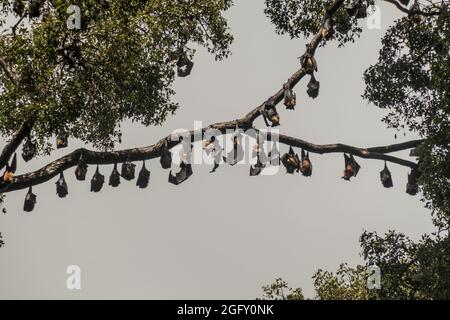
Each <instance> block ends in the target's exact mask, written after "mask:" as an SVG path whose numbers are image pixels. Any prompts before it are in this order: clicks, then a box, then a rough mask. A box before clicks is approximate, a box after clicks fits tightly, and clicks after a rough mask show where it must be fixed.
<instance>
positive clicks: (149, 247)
mask: <svg viewBox="0 0 450 320" xmlns="http://www.w3.org/2000/svg"><path fill="white" fill-rule="evenodd" d="M263 9H264V1H263V0H252V1H248V0H247V1H242V0H241V1H236V4H235V6H234V7H232V8H231V10H230V11H229V12H228V13H227V17H228V18H229V22H230V26H231V28H232V31H233V33H234V35H235V41H234V44H233V46H232V51H233V55H232V56H231V57H230V58H229V59H227V60H225V61H223V62H215V61H214V59H213V57H211V56H209V55H208V54H207V53H206V52H205V51H204V50H200V51H199V52H198V54H197V56H196V58H195V67H194V70H193V73H192V75H191V76H190V77H188V78H186V79H180V80H177V82H176V85H175V89H176V91H177V96H176V100H177V101H178V102H180V104H181V108H180V110H179V111H178V112H177V114H176V115H175V116H173V117H171V118H170V119H169V120H168V121H167V122H166V123H165V124H164V125H163V126H162V127H157V128H145V127H143V126H139V125H135V124H131V123H126V124H124V125H123V133H124V139H123V143H122V145H120V146H118V148H120V149H122V148H129V147H137V146H146V145H150V144H153V143H154V142H156V141H157V140H159V139H160V138H161V137H162V136H165V135H167V134H168V133H170V132H171V131H172V130H174V129H177V128H186V129H192V127H193V123H194V121H195V120H201V121H202V122H203V124H205V125H206V124H209V123H213V122H218V121H225V120H232V119H236V118H238V117H241V116H242V115H244V114H245V113H246V112H248V111H249V110H251V109H253V108H254V107H255V106H256V105H258V104H260V103H261V102H262V101H264V100H265V99H266V98H267V97H268V96H270V95H272V94H273V93H274V92H275V91H276V90H278V89H279V88H280V87H281V85H282V83H284V82H285V81H286V80H287V78H288V77H289V76H290V75H291V74H292V73H293V72H294V71H296V70H297V69H298V68H299V62H298V60H297V57H298V56H299V55H300V54H301V53H302V52H303V51H304V48H305V43H306V42H307V39H302V40H290V39H289V38H288V37H282V36H278V35H276V34H275V32H274V26H273V25H271V23H270V21H269V20H268V19H267V18H266V17H265V16H264V14H263ZM381 10H382V11H381V13H382V29H381V30H367V29H366V28H365V30H364V33H363V36H362V38H361V39H360V40H359V41H357V43H356V44H354V45H348V46H347V47H345V48H340V49H338V48H337V47H336V46H335V45H330V46H327V47H325V48H319V50H318V51H317V60H318V63H319V73H318V75H317V77H318V80H319V81H320V82H321V95H320V96H319V98H318V99H316V100H312V99H310V98H308V97H307V95H306V84H307V82H306V81H303V82H302V83H301V84H300V85H298V86H297V88H296V90H295V91H296V93H297V98H298V105H297V108H296V111H294V112H292V111H286V110H284V107H282V106H281V105H280V107H279V109H278V110H279V111H280V113H281V121H282V126H281V128H280V130H281V133H284V134H289V135H292V136H296V137H298V138H302V139H305V140H308V141H311V142H314V143H318V144H322V143H336V142H342V143H347V144H352V145H355V146H360V147H370V146H377V145H384V144H391V143H394V142H396V141H395V140H394V132H393V131H392V130H387V129H386V128H385V125H384V124H383V123H382V122H381V121H380V119H381V118H382V117H383V116H384V115H385V112H383V111H381V110H379V109H377V108H376V107H374V106H372V105H368V104H367V103H366V102H364V101H363V100H362V98H361V94H362V92H363V89H364V83H363V79H362V75H363V71H364V70H365V69H366V68H367V67H368V66H369V65H370V64H373V63H375V62H376V60H377V56H378V51H379V49H380V44H381V42H380V39H381V36H382V35H383V34H384V32H385V31H386V28H387V27H388V26H389V25H390V24H392V22H393V21H394V18H395V17H398V16H399V15H398V13H397V11H396V9H394V8H393V6H392V5H390V4H383V5H382V7H381ZM257 124H258V126H260V127H262V125H263V122H262V120H261V119H259V120H258V121H257ZM413 138H416V137H415V136H413V135H408V136H406V137H400V138H399V139H398V140H397V142H400V141H406V140H409V139H413ZM3 145H4V142H2V144H1V145H0V146H3ZM80 146H81V144H78V143H76V142H75V141H70V149H69V150H68V149H63V150H60V151H56V152H55V153H54V154H53V155H52V156H51V158H41V159H37V160H33V161H31V162H30V163H29V164H27V165H26V166H24V165H23V161H21V159H20V162H19V170H18V174H21V173H24V172H26V171H29V170H34V169H37V168H40V167H41V166H42V165H44V164H46V163H47V162H48V161H49V160H51V159H56V158H58V157H60V156H62V155H64V154H66V153H67V152H69V151H70V150H71V149H75V148H77V147H80ZM286 151H287V148H286V147H285V146H282V147H281V152H282V153H284V152H286ZM400 155H402V156H404V157H407V156H408V152H403V153H400ZM312 161H313V165H314V172H313V176H312V177H311V178H304V177H302V176H301V175H294V176H291V175H285V174H284V170H282V172H280V173H279V174H278V175H276V176H260V177H249V176H248V171H249V167H248V165H238V166H236V167H229V166H225V165H222V166H221V167H220V169H219V170H218V172H217V173H216V174H209V170H210V169H211V166H209V165H203V166H195V167H194V176H193V177H192V178H190V179H189V180H188V181H187V182H185V183H183V184H182V185H180V186H173V185H171V184H169V183H168V182H167V177H168V171H163V170H162V169H161V167H160V165H159V161H157V160H153V161H149V162H147V168H149V169H150V170H151V172H152V176H151V182H150V187H149V188H148V189H145V190H140V189H138V188H137V187H136V186H135V181H132V182H125V181H122V184H121V185H120V187H119V188H117V189H112V188H110V187H108V186H107V185H105V186H104V188H103V190H102V191H101V192H100V193H99V194H93V193H90V192H89V181H86V182H78V181H76V180H75V177H74V175H73V169H70V170H68V172H66V174H65V176H66V180H67V182H68V185H69V196H68V197H67V198H66V199H59V198H58V197H57V196H56V194H55V184H54V182H55V181H56V180H57V178H55V179H54V181H53V180H52V181H50V182H47V183H45V184H43V185H39V186H36V187H34V189H33V190H34V193H36V194H37V196H38V199H37V204H36V208H35V210H34V211H33V213H31V214H29V213H24V212H23V211H22V206H23V199H24V197H25V194H26V191H25V190H24V191H18V192H15V193H11V194H8V195H7V200H6V207H7V209H8V213H7V214H6V215H0V231H1V232H2V234H3V236H4V237H5V238H6V242H7V244H6V246H5V247H4V248H1V249H0V270H1V272H0V298H44V299H47V298H63V299H72V298H73V299H78V298H87V299H90V298H125V299H127V298H137V299H141V298H144V299H254V298H256V297H258V296H261V286H262V285H265V284H269V283H271V282H273V280H274V279H275V278H277V277H282V278H283V279H284V280H286V281H288V282H289V284H290V285H291V286H293V287H298V286H301V287H302V288H303V290H304V293H305V294H306V296H308V297H312V296H313V295H314V291H313V286H312V280H311V276H312V275H313V274H314V272H315V271H316V270H317V269H318V268H322V269H327V270H332V271H334V270H335V269H336V268H337V267H338V265H339V264H340V263H341V262H349V263H350V264H352V265H353V264H357V263H361V262H362V260H361V258H360V257H359V253H360V247H359V243H358V238H359V236H360V235H361V233H362V232H363V230H364V229H366V230H370V231H377V232H379V233H384V232H386V231H388V230H390V229H396V230H399V231H402V232H405V233H406V234H408V235H410V236H411V237H412V238H413V239H417V238H418V237H419V236H420V235H421V234H423V233H426V232H430V231H431V230H432V226H431V219H430V212H429V211H427V210H426V209H424V208H423V203H421V202H420V197H419V196H417V197H411V196H409V195H407V194H406V193H405V185H406V180H407V173H408V169H407V168H405V167H400V166H397V165H391V166H390V169H391V171H392V173H393V179H394V188H392V189H384V188H383V187H382V185H381V183H380V181H379V171H380V170H381V169H382V168H383V162H381V161H376V160H363V159H358V161H359V163H360V164H361V167H362V169H361V171H360V173H359V175H358V177H357V178H355V179H353V180H352V182H351V183H348V182H346V181H344V180H342V179H341V178H340V176H341V174H342V170H343V156H342V154H334V155H323V156H320V155H314V154H313V155H312ZM137 168H138V169H139V168H140V164H138V167H137ZM94 170H95V168H94V167H93V166H91V167H90V170H89V173H88V176H89V179H90V177H91V176H92V174H93V172H94ZM111 170H112V166H102V167H101V172H102V173H103V174H104V175H105V176H107V177H108V176H109V174H110V172H111ZM73 264H75V265H79V266H80V267H81V271H82V289H81V290H79V291H77V290H75V291H70V290H68V289H67V288H66V277H67V275H66V273H65V271H66V268H67V266H69V265H73Z"/></svg>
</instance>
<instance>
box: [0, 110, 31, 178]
mask: <svg viewBox="0 0 450 320" xmlns="http://www.w3.org/2000/svg"><path fill="white" fill-rule="evenodd" d="M34 121H35V120H34V117H31V120H28V121H26V122H24V124H23V125H22V127H21V128H20V129H19V131H17V133H16V134H15V135H14V136H13V138H12V139H11V140H10V141H9V142H8V143H7V144H6V146H5V147H4V148H3V150H2V153H1V154H0V170H1V169H3V168H4V167H5V166H6V164H7V163H8V161H9V159H10V158H11V156H12V154H13V153H14V152H15V151H16V150H17V148H18V147H19V145H20V143H21V142H22V140H23V139H25V137H26V136H28V135H29V134H30V132H31V129H32V127H33V125H34Z"/></svg>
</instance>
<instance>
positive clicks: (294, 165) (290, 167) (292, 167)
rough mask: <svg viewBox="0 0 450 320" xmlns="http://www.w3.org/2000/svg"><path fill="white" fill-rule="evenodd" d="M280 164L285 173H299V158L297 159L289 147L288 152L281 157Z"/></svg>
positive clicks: (296, 155)
mask: <svg viewBox="0 0 450 320" xmlns="http://www.w3.org/2000/svg"><path fill="white" fill-rule="evenodd" d="M281 163H283V166H284V167H285V168H286V173H289V174H294V172H295V171H297V172H299V171H300V166H301V164H300V158H299V157H298V154H296V153H295V152H294V149H292V147H289V152H288V153H285V154H284V155H283V156H282V157H281Z"/></svg>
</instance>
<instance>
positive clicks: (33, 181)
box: [0, 117, 422, 192]
mask: <svg viewBox="0 0 450 320" xmlns="http://www.w3.org/2000/svg"><path fill="white" fill-rule="evenodd" d="M244 118H245V117H244ZM244 118H243V119H244ZM243 119H239V120H236V121H230V122H221V123H216V124H213V125H210V126H208V127H205V128H203V129H201V130H198V131H193V130H192V131H190V132H189V134H190V137H191V139H192V141H193V142H197V141H201V140H203V134H204V133H205V132H206V131H208V130H211V129H214V130H217V131H220V132H221V133H223V134H224V133H226V131H227V130H232V129H235V127H236V124H239V123H245V122H246V120H243ZM250 132H251V133H250V134H249V135H250V136H254V134H255V132H257V131H254V130H250ZM247 133H248V132H247ZM268 139H271V140H273V139H279V141H280V143H282V144H285V145H288V146H292V147H297V148H303V149H304V150H306V151H309V152H311V153H317V154H326V153H349V154H353V155H355V156H358V157H361V158H366V159H378V160H384V161H388V162H392V163H396V164H399V165H402V166H407V167H410V168H417V164H415V163H414V162H411V161H407V160H403V159H400V158H397V157H394V156H389V155H387V153H391V152H396V151H401V150H406V149H410V148H414V147H416V146H418V145H419V144H420V143H421V142H422V140H414V141H409V142H404V143H400V144H394V145H388V146H382V147H374V148H357V147H353V146H349V145H345V144H340V143H337V144H327V145H316V144H313V143H310V142H307V141H304V140H301V139H298V138H293V137H290V136H286V135H282V134H280V135H278V134H275V133H271V134H270V133H269V134H268ZM166 142H167V144H168V147H169V148H173V147H175V146H176V145H178V144H179V143H180V141H178V140H177V141H172V136H171V135H169V136H167V137H165V138H163V139H161V140H160V141H159V142H157V143H155V144H154V145H151V146H148V147H142V148H134V149H127V150H120V151H111V152H98V151H92V150H87V149H83V148H81V149H77V150H75V151H73V152H71V153H70V154H68V155H66V156H64V157H62V158H59V159H57V160H55V161H53V162H51V163H49V164H48V165H46V166H44V167H43V168H41V169H39V170H37V171H34V172H31V173H27V174H24V175H20V176H16V177H14V179H13V182H11V183H5V182H2V183H0V192H11V191H16V190H21V189H25V188H28V187H30V186H35V185H38V184H41V183H44V182H47V181H49V180H50V179H52V178H53V177H55V176H57V175H58V174H59V173H61V172H63V171H65V170H67V169H69V168H71V167H74V166H76V165H77V163H78V159H79V158H80V155H81V154H83V159H84V160H85V161H86V163H87V164H94V165H95V164H104V165H106V164H114V163H120V162H124V161H127V160H129V161H142V160H151V159H155V158H158V157H160V156H161V152H162V150H163V147H164V145H165V143H166Z"/></svg>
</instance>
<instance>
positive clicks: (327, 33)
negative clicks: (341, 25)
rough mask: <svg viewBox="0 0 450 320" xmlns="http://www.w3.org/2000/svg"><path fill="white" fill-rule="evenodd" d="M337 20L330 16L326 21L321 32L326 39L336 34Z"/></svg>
mask: <svg viewBox="0 0 450 320" xmlns="http://www.w3.org/2000/svg"><path fill="white" fill-rule="evenodd" d="M335 24H336V22H335V21H334V20H333V19H331V18H329V19H327V20H326V21H325V25H324V26H323V27H322V28H321V29H320V33H321V34H322V37H323V38H324V39H330V38H331V37H332V36H333V34H334V26H335Z"/></svg>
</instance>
